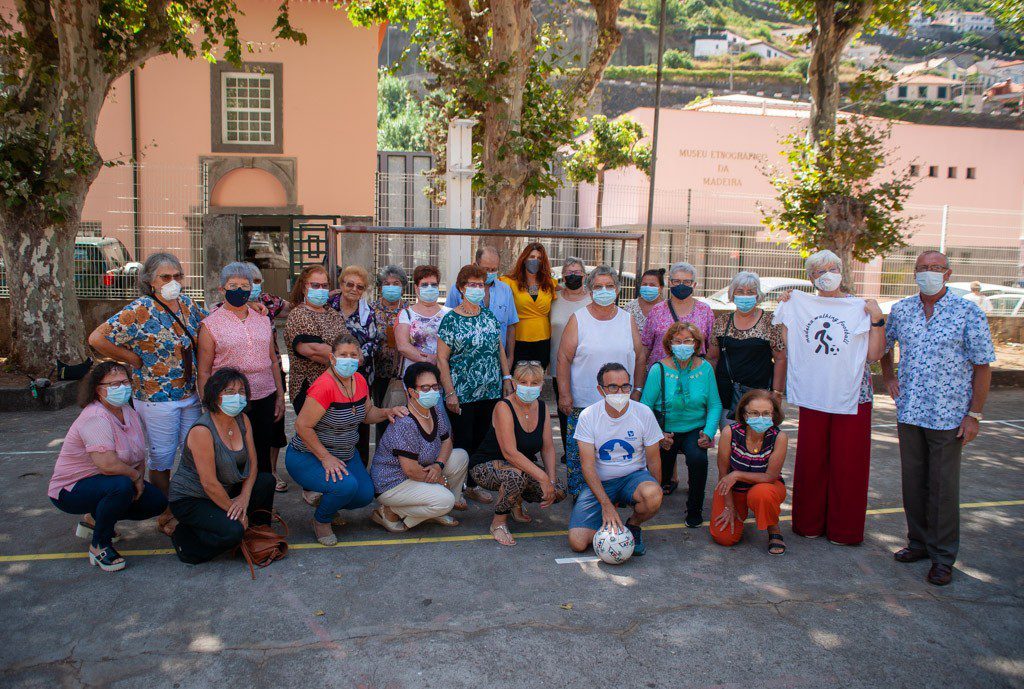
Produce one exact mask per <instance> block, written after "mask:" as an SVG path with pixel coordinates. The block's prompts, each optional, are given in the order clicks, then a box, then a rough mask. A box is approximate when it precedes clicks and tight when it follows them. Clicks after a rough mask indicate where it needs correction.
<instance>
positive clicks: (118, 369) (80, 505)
mask: <svg viewBox="0 0 1024 689" xmlns="http://www.w3.org/2000/svg"><path fill="white" fill-rule="evenodd" d="M131 396H132V383H131V377H130V376H129V374H128V367H127V366H125V365H124V364H121V363H118V362H116V361H104V362H103V363H101V364H99V365H97V366H94V367H93V369H92V370H91V371H89V374H88V375H87V376H86V377H85V380H83V381H82V390H81V393H80V398H79V403H80V404H81V406H82V413H81V414H79V416H78V418H77V419H75V422H74V423H73V424H71V428H70V429H68V434H67V437H65V438H64V444H63V445H62V446H61V449H60V455H59V456H58V457H57V464H56V466H54V468H53V478H51V479H50V489H49V491H48V492H47V495H49V496H50V500H51V501H52V502H53V504H54V505H56V506H57V508H58V509H60V510H61V511H62V512H67V513H69V514H86V515H89V514H91V515H92V516H93V518H94V519H95V524H94V525H89V524H88V523H87V522H85V521H82V522H79V524H78V530H77V534H78V535H79V536H82V537H84V538H91V539H92V543H91V545H90V546H89V563H90V564H93V565H98V566H99V568H100V569H102V570H103V571H104V572H116V571H118V570H121V569H124V568H125V565H126V562H125V559H124V558H123V557H121V555H120V554H118V552H117V551H116V550H114V546H113V545H112V543H113V541H114V540H115V538H116V534H115V531H114V526H115V525H116V524H117V522H118V521H120V520H122V519H131V520H133V521H142V520H143V519H151V518H152V517H156V516H158V515H160V514H162V513H163V511H164V510H165V509H166V508H167V499H166V498H164V494H163V493H162V492H161V491H160V490H159V489H157V488H156V487H155V486H153V484H151V483H149V482H147V481H145V480H143V478H142V477H143V476H144V475H145V462H146V434H145V431H144V430H143V428H142V419H140V418H139V415H138V413H137V412H136V411H135V410H134V409H133V408H132V407H130V406H127V405H128V400H130V399H131Z"/></svg>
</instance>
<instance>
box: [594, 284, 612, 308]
mask: <svg viewBox="0 0 1024 689" xmlns="http://www.w3.org/2000/svg"><path fill="white" fill-rule="evenodd" d="M590 296H591V298H592V299H593V300H594V303H595V304H597V305H598V306H608V305H609V304H614V303H615V290H614V289H612V288H611V287H599V288H597V289H595V290H594V291H593V292H591V294H590Z"/></svg>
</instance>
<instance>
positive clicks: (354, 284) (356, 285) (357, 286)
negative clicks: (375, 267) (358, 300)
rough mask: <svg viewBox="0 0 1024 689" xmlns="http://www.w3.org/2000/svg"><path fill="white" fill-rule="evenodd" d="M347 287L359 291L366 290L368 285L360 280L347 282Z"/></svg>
mask: <svg viewBox="0 0 1024 689" xmlns="http://www.w3.org/2000/svg"><path fill="white" fill-rule="evenodd" d="M345 289H354V290H355V291H357V292H365V291H366V285H361V284H359V283H358V282H346V283H345Z"/></svg>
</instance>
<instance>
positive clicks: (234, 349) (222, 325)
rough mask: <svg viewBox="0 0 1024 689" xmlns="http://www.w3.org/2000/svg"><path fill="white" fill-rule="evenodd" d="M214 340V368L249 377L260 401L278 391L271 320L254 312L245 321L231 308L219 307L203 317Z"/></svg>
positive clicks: (250, 387) (251, 389)
mask: <svg viewBox="0 0 1024 689" xmlns="http://www.w3.org/2000/svg"><path fill="white" fill-rule="evenodd" d="M203 325H205V326H206V329H207V331H208V332H209V333H210V337H212V338H213V342H214V345H215V347H214V355H213V370H214V371H216V370H217V369H219V368H225V367H229V366H230V367H231V368H237V369H238V370H239V371H241V372H242V373H244V374H245V377H246V378H248V379H249V389H250V393H251V394H252V399H254V400H261V399H263V398H264V397H269V396H270V395H273V394H274V393H275V392H277V383H275V382H274V362H273V361H272V360H271V358H270V342H271V340H272V339H273V337H274V331H273V328H272V327H271V326H270V319H269V318H267V317H266V316H261V315H260V314H258V313H255V312H254V311H249V315H248V316H246V317H245V320H242V319H241V318H239V317H238V316H236V315H235V314H234V313H232V312H231V309H228V308H225V307H223V306H222V307H220V308H219V309H216V310H215V311H213V312H212V313H211V314H210V315H209V316H207V317H206V318H204V319H203Z"/></svg>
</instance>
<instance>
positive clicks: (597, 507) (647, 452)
mask: <svg viewBox="0 0 1024 689" xmlns="http://www.w3.org/2000/svg"><path fill="white" fill-rule="evenodd" d="M597 389H598V390H599V391H600V393H601V395H602V397H603V399H602V400H601V401H600V402H597V403H595V404H592V405H590V406H589V407H587V408H586V409H584V410H583V411H582V412H580V420H579V422H578V423H577V424H576V432H575V436H574V437H575V438H576V442H577V443H578V444H579V448H580V467H581V470H582V472H583V478H584V480H586V482H587V485H585V486H584V487H583V490H582V491H581V492H580V496H579V499H578V500H577V501H576V504H575V505H574V506H573V508H572V515H571V516H570V517H569V547H570V548H572V549H573V550H574V551H576V552H578V553H582V552H583V551H585V550H586V549H587V548H589V547H590V544H591V542H592V541H593V539H594V534H595V533H596V532H597V530H598V529H600V528H601V527H602V526H604V527H606V528H614V529H615V530H616V531H619V532H621V531H623V530H624V528H628V529H629V530H630V532H632V534H633V540H634V542H635V545H634V547H633V555H636V556H638V557H639V556H640V555H643V554H644V552H645V551H646V550H647V548H646V546H645V545H644V541H643V537H642V535H641V531H640V525H641V524H643V523H644V522H645V521H647V520H648V519H651V518H653V517H654V515H656V514H657V513H658V510H659V509H660V508H661V499H662V496H663V492H662V490H661V452H660V451H659V446H660V443H661V441H662V440H663V439H664V437H665V435H664V434H663V433H662V432H661V429H660V428H659V427H658V421H657V419H655V418H654V412H653V411H651V408H650V407H648V406H647V405H645V404H641V403H640V402H636V401H634V400H631V399H630V398H629V396H630V394H631V393H632V392H633V386H632V385H631V384H630V382H629V373H628V372H627V371H626V369H625V367H624V366H623V365H622V364H618V363H608V364H605V365H604V366H602V367H601V369H600V370H599V371H598V373H597ZM617 507H632V508H633V515H632V516H631V517H629V519H627V520H626V523H625V527H624V526H623V523H622V518H621V517H620V516H619V512H618V510H617V509H616V508H617Z"/></svg>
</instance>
